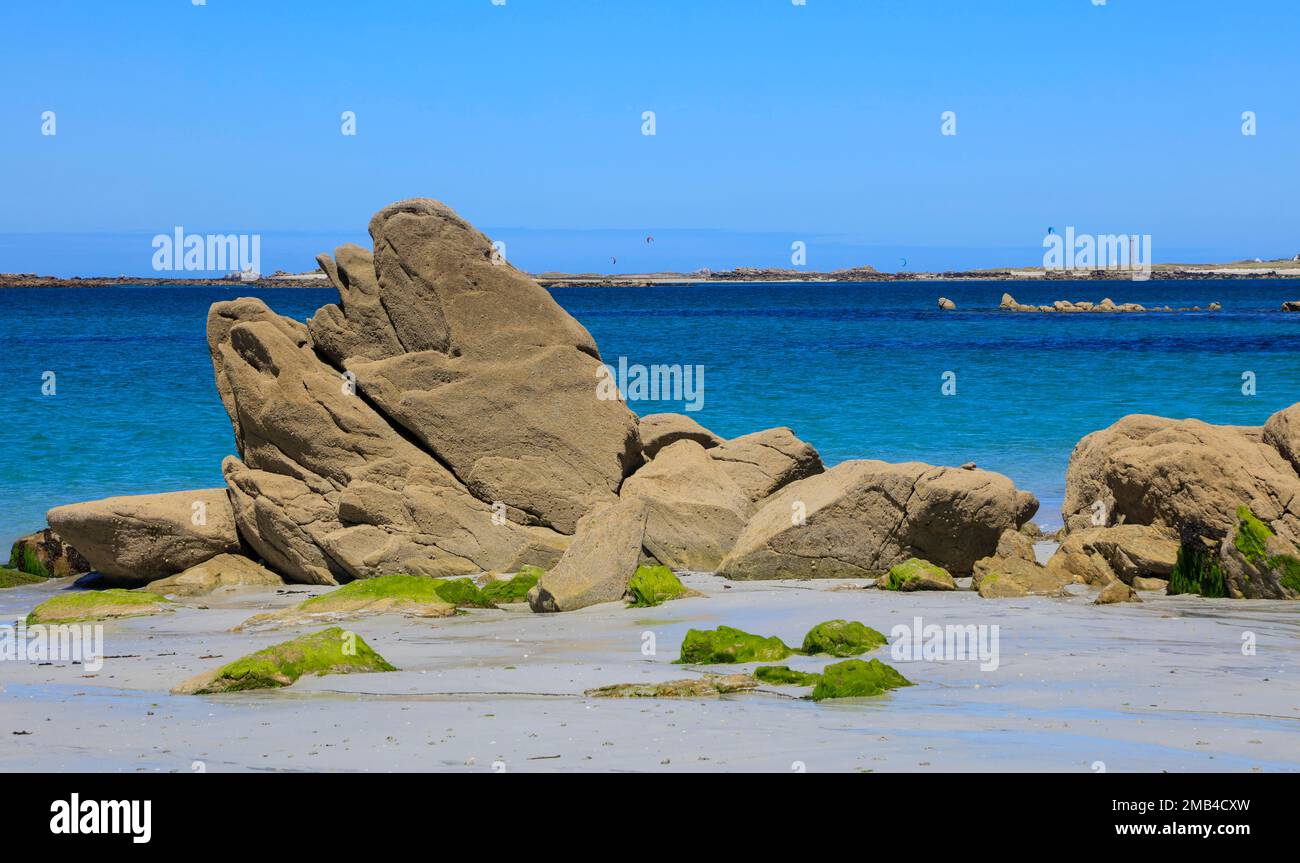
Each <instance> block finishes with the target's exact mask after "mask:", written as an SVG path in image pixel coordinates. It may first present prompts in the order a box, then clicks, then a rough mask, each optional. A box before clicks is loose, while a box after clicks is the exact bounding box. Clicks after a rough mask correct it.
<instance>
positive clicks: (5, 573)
mask: <svg viewBox="0 0 1300 863" xmlns="http://www.w3.org/2000/svg"><path fill="white" fill-rule="evenodd" d="M43 581H45V579H44V578H41V577H40V576H39V575H32V574H31V573H27V572H23V571H22V570H20V569H9V568H7V567H3V566H0V590H3V589H4V588H6V587H22V586H24V585H28V584H40V583H41V582H43Z"/></svg>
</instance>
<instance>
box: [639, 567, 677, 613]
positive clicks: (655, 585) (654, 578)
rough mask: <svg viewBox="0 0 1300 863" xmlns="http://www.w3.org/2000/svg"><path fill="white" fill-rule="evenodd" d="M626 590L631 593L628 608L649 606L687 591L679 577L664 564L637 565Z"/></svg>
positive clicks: (675, 597)
mask: <svg viewBox="0 0 1300 863" xmlns="http://www.w3.org/2000/svg"><path fill="white" fill-rule="evenodd" d="M627 590H628V593H630V594H632V601H631V602H629V603H628V608H650V607H651V606H655V605H660V604H662V603H664V602H667V601H668V600H670V599H677V598H678V597H680V596H683V595H685V594H686V593H687V592H688V591H687V589H686V586H685V585H683V584H682V582H681V579H679V578H678V577H677V576H676V575H673V571H672V570H671V569H669V568H668V567H666V566H638V567H637V568H636V574H635V575H633V576H632V579H631V580H630V581H629V582H628V584H627Z"/></svg>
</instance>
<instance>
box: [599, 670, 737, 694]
mask: <svg viewBox="0 0 1300 863" xmlns="http://www.w3.org/2000/svg"><path fill="white" fill-rule="evenodd" d="M757 686H758V681H756V680H755V679H754V678H752V677H750V676H749V675H748V674H727V675H718V674H710V675H705V676H704V677H696V678H690V679H687V680H669V681H667V682H666V683H616V684H614V685H613V686H601V687H597V688H596V689H588V690H587V691H586V692H584V693H583V695H586V696H587V697H589V698H708V697H715V696H718V695H726V694H728V693H731V692H748V691H749V690H751V689H755V688H756V687H757Z"/></svg>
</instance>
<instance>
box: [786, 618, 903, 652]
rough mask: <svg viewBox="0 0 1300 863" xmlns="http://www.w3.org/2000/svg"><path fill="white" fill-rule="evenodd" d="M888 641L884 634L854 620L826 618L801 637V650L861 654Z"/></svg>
mask: <svg viewBox="0 0 1300 863" xmlns="http://www.w3.org/2000/svg"><path fill="white" fill-rule="evenodd" d="M888 643H889V640H888V639H887V638H885V636H884V635H883V634H882V633H880V632H877V631H876V630H874V629H872V628H871V627H869V626H867V625H865V624H863V623H859V622H858V621H856V620H828V621H826V622H825V623H819V624H817V625H816V626H814V627H813V628H812V629H810V630H808V634H807V635H805V636H804V639H803V652H804V653H806V654H808V655H809V656H812V655H815V654H818V653H825V654H828V655H830V656H861V655H862V654H864V653H866V652H867V651H870V650H875V649H876V648H877V647H883V646H885V645H886V644H888Z"/></svg>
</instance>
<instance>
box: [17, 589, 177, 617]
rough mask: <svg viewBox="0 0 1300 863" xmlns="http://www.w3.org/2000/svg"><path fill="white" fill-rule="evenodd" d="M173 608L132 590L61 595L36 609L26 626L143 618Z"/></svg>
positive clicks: (159, 597)
mask: <svg viewBox="0 0 1300 863" xmlns="http://www.w3.org/2000/svg"><path fill="white" fill-rule="evenodd" d="M172 605H173V603H172V602H171V601H170V600H168V599H164V598H163V597H161V596H155V595H154V594H152V593H137V592H136V591H134V590H122V589H121V588H114V589H112V590H78V591H73V592H67V593H60V594H58V595H57V596H53V597H51V598H50V599H47V600H46V601H45V602H42V603H41V604H40V605H38V606H36V608H34V609H33V610H32V613H31V614H29V615H27V625H28V626H32V625H35V624H38V623H81V622H87V621H93V620H110V619H113V618H119V617H142V616H144V615H149V614H158V613H159V612H163V611H171V609H172Z"/></svg>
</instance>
